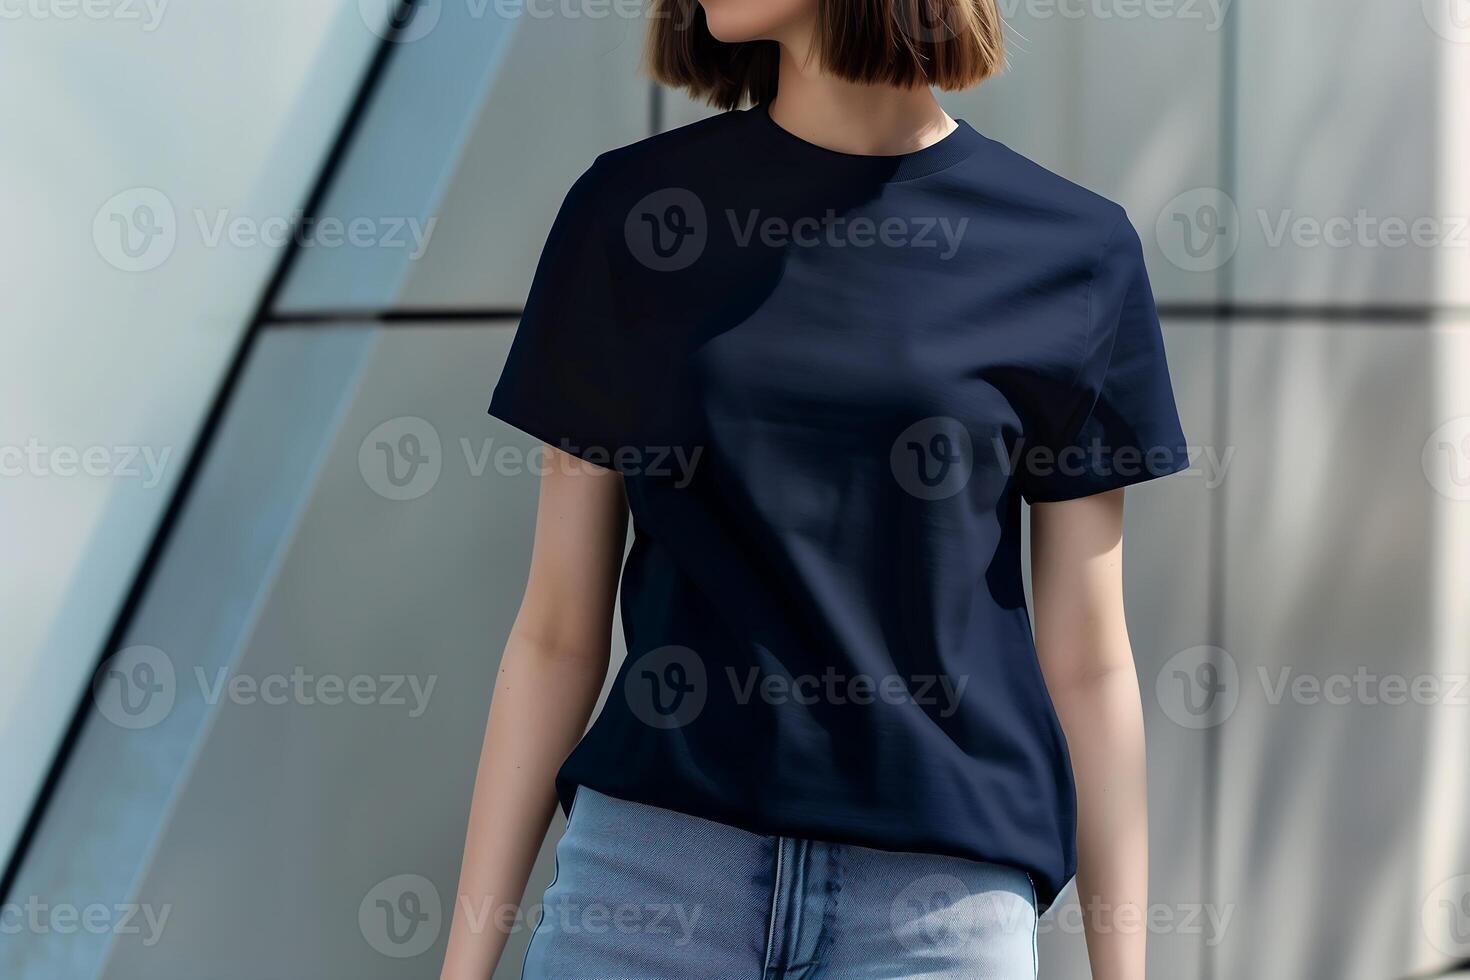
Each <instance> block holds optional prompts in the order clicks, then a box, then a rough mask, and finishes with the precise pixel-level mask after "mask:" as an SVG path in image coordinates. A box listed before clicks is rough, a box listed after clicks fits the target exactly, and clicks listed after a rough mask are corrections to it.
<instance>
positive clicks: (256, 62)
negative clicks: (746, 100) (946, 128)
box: [0, 0, 1470, 980]
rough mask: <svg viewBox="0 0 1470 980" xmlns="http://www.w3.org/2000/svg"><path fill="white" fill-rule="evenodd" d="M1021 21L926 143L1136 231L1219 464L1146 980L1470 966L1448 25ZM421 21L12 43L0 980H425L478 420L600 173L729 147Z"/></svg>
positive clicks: (491, 626)
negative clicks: (553, 257) (1011, 169)
mask: <svg viewBox="0 0 1470 980" xmlns="http://www.w3.org/2000/svg"><path fill="white" fill-rule="evenodd" d="M1001 7H1002V11H1003V13H1004V14H1005V16H1006V19H1007V22H1008V27H1009V35H1008V41H1009V45H1010V58H1011V66H1010V69H1009V71H1008V72H1007V73H1006V74H1005V75H1004V76H1003V77H1001V78H1000V79H998V80H996V81H993V82H991V83H988V84H986V85H984V86H981V87H980V88H979V89H977V90H975V91H972V92H967V93H960V94H950V95H946V96H945V97H944V101H945V104H946V106H947V107H948V108H949V109H950V111H951V112H952V114H954V115H957V116H962V117H964V118H966V119H967V120H969V121H970V122H971V123H972V124H974V125H975V126H976V128H978V129H979V130H980V131H981V132H983V133H985V134H987V135H989V136H991V137H992V138H995V139H999V140H1001V141H1003V142H1006V143H1008V144H1010V145H1011V146H1013V147H1015V148H1016V149H1018V150H1020V151H1021V152H1023V153H1026V154H1027V155H1029V156H1031V157H1033V158H1034V159H1036V160H1038V161H1039V162H1041V163H1042V164H1044V165H1046V166H1048V167H1050V168H1051V169H1053V170H1056V171H1058V172H1059V173H1062V174H1063V175H1065V176H1067V177H1070V178H1072V179H1073V180H1076V181H1078V182H1080V183H1082V184H1084V185H1086V186H1088V187H1091V188H1093V189H1095V190H1097V191H1099V192H1100V193H1102V194H1104V195H1106V196H1109V197H1112V198H1113V199H1115V200H1118V201H1119V202H1120V203H1122V204H1124V205H1125V206H1126V207H1127V209H1128V212H1129V214H1130V216H1131V217H1132V219H1133V222H1134V224H1135V225H1136V226H1137V227H1138V229H1139V231H1140V234H1141V236H1142V238H1143V240H1144V243H1145V248H1146V250H1147V254H1148V259H1149V265H1150V271H1151V275H1152V278H1153V284H1154V289H1155V292H1156V295H1157V298H1158V301H1159V304H1160V308H1161V311H1162V313H1163V318H1164V323H1165V335H1166V341H1167V344H1168V348H1169V356H1170V362H1171V366H1172V369H1173V371H1174V375H1175V377H1174V383H1175V389H1176V392H1177V393H1178V396H1179V400H1180V408H1181V413H1182V415H1183V418H1184V422H1185V429H1186V432H1187V433H1188V434H1189V436H1190V440H1191V443H1192V444H1193V446H1194V447H1195V452H1196V454H1197V459H1196V465H1195V467H1194V469H1193V470H1192V471H1191V472H1190V473H1189V474H1187V475H1182V476H1179V477H1176V478H1174V479H1171V480H1168V481H1163V482H1161V483H1159V484H1157V485H1148V486H1144V487H1140V488H1138V489H1136V490H1130V491H1129V517H1130V531H1129V540H1128V545H1127V548H1128V551H1127V564H1128V589H1129V592H1128V605H1129V615H1130V629H1131V633H1132V637H1133V640H1134V646H1135V654H1136V656H1137V658H1138V663H1139V671H1140V682H1141V685H1142V689H1143V693H1144V702H1145V711H1146V713H1147V721H1148V726H1149V732H1150V774H1151V796H1152V814H1153V816H1152V820H1153V827H1152V829H1153V839H1154V845H1153V846H1154V858H1153V861H1154V869H1153V889H1152V891H1153V894H1152V896H1151V899H1152V901H1153V902H1154V903H1155V908H1154V910H1153V921H1152V923H1151V928H1152V932H1153V938H1152V941H1151V953H1150V956H1151V973H1152V975H1156V976H1160V977H1166V978H1169V980H1214V978H1220V980H1301V978H1313V980H1315V978H1321V980H1391V978H1397V977H1407V976H1411V975H1419V974H1425V973H1429V972H1433V971H1436V970H1440V969H1442V968H1443V967H1444V966H1445V965H1446V964H1449V963H1451V962H1453V961H1455V960H1457V959H1461V958H1465V957H1470V833H1467V821H1466V817H1467V812H1466V811H1467V807H1470V773H1467V766H1466V749H1467V745H1470V704H1467V701H1470V692H1467V690H1466V687H1465V683H1464V681H1465V677H1466V676H1467V673H1470V385H1467V384H1466V379H1467V376H1470V130H1467V127H1466V125H1465V119H1466V116H1467V110H1470V3H1467V0H1405V2H1400V3H1395V4H1386V3H1369V2H1366V0H1356V2H1352V3H1348V4H1344V3H1341V2H1329V0H1291V2H1289V3H1287V2H1276V3H1266V2H1262V0H1234V2H1230V0H1001ZM390 8H396V0H394V2H391V3H390V0H316V2H313V3H310V4H293V3H287V2H284V0H253V2H251V3H248V4H246V3H233V4H231V3H225V2H223V0H196V2H194V3H188V4H186V3H173V4H171V3H169V2H168V0H154V2H151V3H147V2H144V0H126V2H125V0H98V2H96V3H94V4H90V5H81V4H74V3H69V2H65V0H28V2H27V3H25V4H14V5H11V6H8V7H6V8H5V9H4V12H3V16H4V23H3V24H0V83H3V85H4V87H5V89H6V90H7V91H11V92H20V93H25V95H24V97H23V98H14V99H7V100H4V102H3V104H0V134H3V135H0V147H3V152H0V167H3V168H4V174H3V176H4V178H5V180H4V184H5V186H6V187H7V188H9V189H10V193H8V194H7V198H8V199H9V203H10V207H9V208H8V209H7V210H8V211H9V217H10V219H11V220H10V221H9V222H7V227H6V228H5V231H4V233H3V235H0V242H3V246H0V247H3V248H4V251H5V254H4V256H3V259H4V261H3V263H0V268H3V270H4V271H3V272H0V276H3V277H4V280H3V281H4V289H3V291H0V292H3V298H0V310H3V313H4V317H3V319H4V326H3V328H0V345H3V346H0V372H3V374H4V384H3V385H0V453H3V456H0V467H3V472H0V535H3V536H0V541H3V546H4V554H5V561H4V563H3V568H0V625H3V630H0V634H3V637H4V640H3V644H4V645H3V648H0V745H3V746H4V747H5V750H4V752H3V753H0V856H8V858H9V860H8V863H7V865H6V871H5V877H4V879H3V885H4V891H3V896H0V901H3V903H4V905H3V915H0V976H4V977H6V978H16V980H33V978H34V980H55V978H67V980H73V978H75V980H82V978H94V977H96V978H109V980H112V978H119V980H130V978H142V977H147V978H150V980H169V978H179V980H185V978H187V980H200V978H211V980H236V978H238V980H262V978H269V977H291V978H354V980H368V978H376V977H382V978H389V977H391V978H404V977H435V976H437V973H438V963H439V958H440V954H441V953H442V949H443V943H444V940H445V937H446V935H447V931H448V929H447V922H446V917H447V915H448V914H449V912H450V909H449V907H448V904H447V903H449V902H450V901H451V899H452V896H453V890H454V886H455V880H456V873H457V867H458V859H459V851H460V844H461V841H462V835H463V831H464V821H465V816H466V813H467V807H468V799H469V793H470V790H471V783H472V779H473V773H474V765H475V761H476V758H477V755H478V752H479V747H480V738H481V731H482V728H483V724H484V719H485V713H486V710H487V707H488V703H489V693H490V689H491V685H492V682H493V678H494V675H495V671H496V666H497V660H498V657H499V652H500V647H501V644H502V643H503V641H504V639H505V637H506V634H507V632H508V630H509V627H510V623H511V619H512V617H513V615H514V612H515V608H516V605H517V602H518V600H519V598H520V592H521V587H522V584H523V581H524V573H525V567H526V561H527V557H528V554H529V546H530V535H531V521H532V517H533V514H534V507H535V491H536V474H535V472H534V464H535V457H534V455H528V450H530V449H531V448H532V445H533V444H532V443H531V442H530V440H528V439H527V438H526V437H525V436H523V435H521V434H520V433H518V432H515V431H514V430H512V429H510V428H509V427H507V426H505V425H503V424H501V423H500V422H498V421H496V420H493V419H490V418H488V417H487V416H485V415H484V414H483V409H484V406H485V404H486V403H487V402H488V398H489V392H490V389H491V387H492V385H493V383H494V381H495V378H496V375H497V372H498V371H499V368H500V365H501V362H502V359H503V357H504V355H505V352H506V350H507V347H508V344H509V341H510V338H511V336H512V334H513V331H514V329H515V325H516V316H517V312H518V310H519V308H520V306H521V304H522V302H523V301H524V298H525V292H526V289H527V286H528V285H529V282H530V277H531V272H532V269H533V267H534V263H535V259H536V256H537V254H538V252H539V249H540V246H541V243H542V240H543V239H544V236H545V233H546V230H547V228H548V227H549V225H550V222H551V218H552V216H553V215H554V213H555V211H556V208H557V205H558V204H559V202H560V200H561V197H562V195H563V194H564V192H565V191H566V189H567V187H569V186H570V184H571V183H572V181H573V180H574V179H575V178H576V177H577V175H578V174H580V173H581V172H582V170H583V169H585V167H586V166H587V165H588V164H589V163H590V162H591V160H592V159H593V158H594V157H595V156H596V155H597V154H598V153H600V152H601V151H603V150H605V149H607V148H610V147H613V146H618V145H622V144H625V143H628V142H632V141H634V140H637V139H640V138H642V137H645V136H647V135H649V134H651V133H653V132H657V131H660V130H663V129H667V128H671V127H674V126H678V125H681V124H683V123H686V122H689V121H692V120H694V119H696V118H699V117H700V116H702V115H704V114H705V113H706V112H707V110H705V109H704V108H702V107H700V106H696V105H693V104H691V103H689V102H688V101H687V100H685V99H684V98H683V97H682V96H680V95H678V94H676V93H671V92H666V91H661V90H659V89H658V88H657V87H656V86H653V85H652V84H651V83H650V82H649V81H648V80H647V79H646V78H645V77H643V76H641V75H640V74H639V73H638V61H639V55H640V49H641V40H642V35H643V31H644V27H645V20H644V16H645V15H644V12H643V11H642V10H641V9H640V5H639V4H638V3H636V2H633V0H558V2H555V3H553V2H538V0H496V2H491V0H418V2H416V3H413V4H409V5H407V6H405V7H404V8H402V9H390ZM303 216H304V217H303ZM619 639H620V638H619ZM615 654H616V655H621V646H620V645H619V643H618V642H615ZM94 678H95V683H94ZM554 836H555V835H553V837H554ZM549 847H550V844H548V849H547V850H546V851H545V852H544V853H543V858H542V861H541V864H540V866H539V867H538V872H537V874H538V878H537V881H536V882H535V883H533V890H532V892H531V893H530V894H529V895H528V903H531V904H534V902H535V900H536V897H537V896H539V892H540V888H541V887H543V886H544V884H545V882H546V880H547V879H548V878H549V874H550V870H551V869H550V856H549V855H550V851H549ZM528 932H529V928H521V929H519V930H518V931H517V933H516V936H515V938H514V939H513V941H512V944H511V949H510V951H509V952H508V954H507V956H506V962H505V964H504V965H503V966H502V968H501V970H500V971H499V972H498V973H497V974H496V976H497V977H515V976H517V975H518V973H519V962H520V951H521V950H522V949H523V948H524V943H525V940H526V938H527V934H528ZM1041 946H1042V976H1043V977H1046V978H1048V980H1062V978H1066V980H1071V978H1080V977H1086V976H1087V967H1086V960H1085V951H1084V949H1083V942H1082V936H1081V919H1080V917H1079V911H1078V910H1077V909H1076V907H1075V905H1073V906H1068V905H1063V906H1061V907H1059V908H1058V909H1057V910H1055V911H1054V912H1053V913H1052V914H1050V915H1049V916H1048V917H1047V919H1046V921H1045V922H1044V923H1043V926H1042V935H1041Z"/></svg>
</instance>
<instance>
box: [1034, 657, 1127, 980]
mask: <svg viewBox="0 0 1470 980" xmlns="http://www.w3.org/2000/svg"><path fill="white" fill-rule="evenodd" d="M1128 663H1129V665H1128V666H1127V667H1121V666H1120V667H1116V668H1110V669H1106V670H1102V671H1099V672H1098V673H1096V674H1093V675H1091V676H1089V677H1086V678H1085V679H1080V680H1078V681H1077V682H1076V683H1073V684H1069V685H1066V686H1065V687H1063V688H1061V689H1060V690H1057V691H1054V692H1053V694H1052V699H1053V702H1054V703H1055V705H1056V709H1057V714H1058V717H1059V718H1060V720H1061V722H1062V727H1063V728H1064V729H1065V731H1066V733H1067V742H1068V746H1069V749H1070V752H1071V755H1072V773H1073V778H1074V780H1075V781H1076V784H1077V807H1078V810H1077V814H1078V816H1077V851H1078V868H1077V895H1078V900H1079V901H1080V903H1081V906H1082V914H1083V920H1084V922H1085V924H1086V932H1087V956H1088V960H1089V961H1090V963H1091V965H1092V977H1093V980H1143V976H1144V952H1145V946H1146V943H1147V930H1146V928H1145V927H1146V924H1147V920H1146V910H1147V908H1148V793H1147V775H1146V765H1145V750H1144V737H1143V711H1142V706H1141V704H1140V702H1139V694H1138V680H1137V678H1136V677H1135V675H1134V672H1133V670H1132V669H1131V657H1130V658H1128Z"/></svg>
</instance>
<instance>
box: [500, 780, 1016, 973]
mask: <svg viewBox="0 0 1470 980" xmlns="http://www.w3.org/2000/svg"><path fill="white" fill-rule="evenodd" d="M522 977H523V980H746V978H749V980H894V978H900V977H902V978H925V980H960V978H964V980H1035V977H1036V902H1035V893H1034V892H1033V890H1032V887H1031V880H1030V878H1028V877H1027V875H1026V874H1025V873H1024V872H1022V871H1019V870H1017V869H1014V868H1009V867H1002V866H1000V865H994V864H982V863H979V862H976V861H967V860H964V859H961V858H953V857H944V856H940V855H933V854H909V853H898V852H893V851H879V850H873V849H871V848H866V847H855V846H851V845H845V844H841V845H839V844H829V843H823V842H821V841H812V840H801V839H797V838H790V837H765V836H761V835H758V834H752V833H748V832H746V831H744V830H738V829H736V828H734V827H728V826H725V825H724V824H719V823H713V822H711V821H709V820H702V819H700V818H698V817H691V816H686V815H684V814H680V813H674V812H672V811H669V810H663V809H659V808H657V807H651V806H645V805H643V804H640V803H629V802H626V801H623V800H617V799H613V798H612V797H610V796H605V795H602V794H600V793H596V792H594V791H592V790H589V789H587V788H586V787H583V788H581V789H579V790H578V791H577V797H576V801H575V804H574V806H573V807H572V814H571V818H570V821H569V823H568V825H567V832H566V835H565V836H563V837H562V839H561V842H560V844H558V845H557V849H556V879H555V880H554V881H553V882H552V884H551V887H550V888H548V889H547V891H546V897H545V902H544V903H543V909H542V917H541V920H540V922H539V923H538V925H537V927H536V931H535V933H534V934H533V936H532V937H531V944H530V948H529V949H528V950H527V953H526V963H525V968H524V972H523V974H522Z"/></svg>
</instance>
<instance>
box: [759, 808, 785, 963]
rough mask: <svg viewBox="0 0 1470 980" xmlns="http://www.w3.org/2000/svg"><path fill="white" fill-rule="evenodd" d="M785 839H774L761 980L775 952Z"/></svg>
mask: <svg viewBox="0 0 1470 980" xmlns="http://www.w3.org/2000/svg"><path fill="white" fill-rule="evenodd" d="M784 849H785V839H784V838H781V837H777V838H776V878H775V881H774V882H773V883H772V885H771V921H770V923H769V925H767V927H766V962H765V963H764V964H763V965H762V966H761V980H765V978H766V977H767V976H768V975H769V974H770V972H771V962H772V957H773V956H774V955H775V951H776V906H777V905H778V904H779V903H780V901H781V865H782V859H783V856H784V855H783V853H782V852H783V850H784Z"/></svg>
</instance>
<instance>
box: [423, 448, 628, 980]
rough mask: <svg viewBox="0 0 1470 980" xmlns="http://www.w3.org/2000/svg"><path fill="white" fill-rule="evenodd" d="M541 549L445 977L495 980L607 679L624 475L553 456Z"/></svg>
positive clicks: (484, 779)
mask: <svg viewBox="0 0 1470 980" xmlns="http://www.w3.org/2000/svg"><path fill="white" fill-rule="evenodd" d="M547 454H548V455H547V471H546V473H545V475H544V476H542V478H541V495H540V502H539V504H538V505H537V511H536V543H535V547H534V548H533V550H532V555H531V572H530V577H529V579H528V581H527V583H526V593H525V596H524V597H523V598H522V599H521V608H520V612H519V613H517V615H516V620H515V625H514V626H513V627H512V628H511V633H510V638H509V640H507V641H506V645H505V653H504V655H503V657H502V658H501V662H500V673H499V676H498V677H497V678H496V681H495V693H494V697H493V700H492V706H491V711H490V721H489V724H488V725H487V726H486V729H485V742H484V746H483V748H482V749H481V751H480V767H479V772H478V774H477V775H476V777H475V792H474V798H473V801H472V803H471V806H470V818H469V830H468V832H467V834H466V838H465V847H464V860H463V862H462V864H461V866H460V876H459V888H458V893H457V896H456V899H457V900H456V903H455V908H454V914H453V917H452V921H453V925H452V926H451V927H450V931H449V948H448V952H447V954H446V956H445V959H444V969H443V972H442V973H441V974H440V976H441V978H442V980H487V978H488V977H489V976H490V974H491V973H492V972H494V969H495V965H496V963H497V961H498V960H499V959H500V954H501V951H502V950H503V949H504V947H505V940H506V935H507V933H506V929H507V928H508V927H509V926H510V925H512V924H513V923H512V915H511V914H510V913H513V912H514V910H515V909H516V908H517V907H518V906H519V904H520V901H521V897H522V893H523V892H524V891H525V888H526V880H527V879H528V878H529V877H530V874H531V868H532V865H533V864H534V863H535V860H536V854H537V852H538V851H539V850H540V848H541V842H542V840H543V839H544V838H545V836H546V829H547V826H548V825H549V824H550V822H551V815H552V813H553V811H554V810H555V809H556V793H555V788H554V783H555V776H556V771H557V769H558V768H559V767H560V766H561V764H562V761H563V760H564V759H565V758H566V757H567V755H568V753H570V752H571V750H572V748H573V746H575V745H576V743H577V740H578V739H580V738H581V737H582V733H583V731H584V730H585V729H586V727H587V721H588V718H589V717H590V716H591V714H592V709H593V708H594V707H595V706H596V704H597V696H598V694H599V693H600V692H601V690H602V684H603V681H604V679H605V677H606V674H607V665H608V652H609V651H608V645H609V639H610V634H611V625H612V612H613V602H614V599H615V596H616V592H617V581H618V570H619V567H620V565H621V561H622V557H623V542H624V535H625V533H626V530H627V502H626V500H625V498H624V496H623V481H622V477H621V476H619V475H618V474H616V473H614V472H611V471H609V470H603V469H598V468H597V467H594V466H591V465H590V464H585V463H582V462H581V461H580V460H577V459H575V458H574V457H571V456H568V455H566V454H565V453H562V452H561V451H560V450H556V449H552V448H550V447H547Z"/></svg>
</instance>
